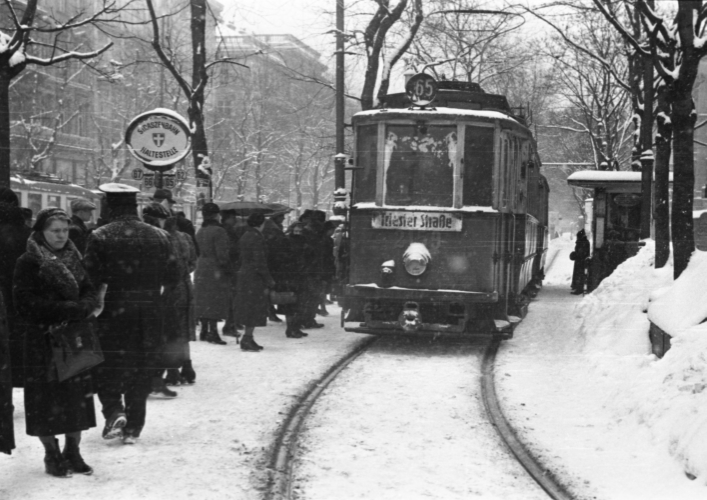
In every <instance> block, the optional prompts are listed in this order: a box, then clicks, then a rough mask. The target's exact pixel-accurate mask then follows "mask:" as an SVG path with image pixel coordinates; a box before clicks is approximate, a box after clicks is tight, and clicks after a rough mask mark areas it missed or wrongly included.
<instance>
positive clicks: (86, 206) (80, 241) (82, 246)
mask: <svg viewBox="0 0 707 500" xmlns="http://www.w3.org/2000/svg"><path fill="white" fill-rule="evenodd" d="M70 206H71V225H70V226H69V238H71V241H73V242H74V245H76V248H78V249H79V252H81V254H82V255H83V254H84V253H85V252H86V243H87V242H88V235H89V233H90V232H91V230H90V229H89V228H88V227H87V226H86V223H87V222H88V221H90V220H91V218H92V217H93V211H94V210H95V209H96V205H95V204H93V203H91V202H90V201H88V200H83V199H80V198H77V199H75V200H71V204H70Z"/></svg>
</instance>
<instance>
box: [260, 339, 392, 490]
mask: <svg viewBox="0 0 707 500" xmlns="http://www.w3.org/2000/svg"><path fill="white" fill-rule="evenodd" d="M376 340H378V337H370V338H368V339H366V340H364V341H363V342H361V343H360V344H358V345H357V346H356V348H355V349H353V350H352V351H351V352H349V353H348V354H346V356H344V357H343V358H341V359H340V360H339V361H337V362H336V363H335V364H334V365H332V366H331V368H329V369H328V370H327V371H326V373H324V375H322V376H321V377H319V378H318V379H317V380H315V381H313V382H312V383H310V385H309V387H308V388H307V390H306V391H305V392H304V393H303V394H302V395H301V396H300V397H299V399H298V400H297V403H296V404H295V405H294V406H293V407H292V409H291V410H290V411H289V413H288V415H287V418H286V419H285V421H284V422H283V424H282V425H281V426H280V429H279V430H278V432H277V438H276V439H275V444H274V449H273V453H272V459H271V461H270V465H269V469H270V477H269V480H268V485H267V488H266V491H265V498H266V499H267V500H290V499H291V498H292V462H293V458H294V456H295V452H296V450H297V438H298V436H299V432H300V429H301V427H302V423H303V422H304V420H305V419H306V418H307V415H308V414H309V411H310V410H311V409H312V406H314V403H315V402H316V401H317V398H319V396H320V395H321V394H322V393H323V392H324V390H325V389H326V388H327V387H328V386H329V384H330V383H331V382H332V381H333V380H334V379H335V378H336V377H337V376H338V375H339V373H341V372H342V371H343V370H344V368H346V367H347V366H348V365H349V364H351V362H352V361H354V360H355V359H356V358H358V357H359V356H360V355H361V354H363V353H364V352H365V351H366V350H367V349H368V348H369V347H370V346H371V344H373V343H374V342H375V341H376Z"/></svg>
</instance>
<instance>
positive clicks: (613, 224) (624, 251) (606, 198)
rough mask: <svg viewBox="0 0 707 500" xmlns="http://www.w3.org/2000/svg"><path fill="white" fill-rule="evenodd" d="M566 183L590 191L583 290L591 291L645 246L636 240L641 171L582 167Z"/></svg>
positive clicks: (639, 210) (638, 229)
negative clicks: (589, 249)
mask: <svg viewBox="0 0 707 500" xmlns="http://www.w3.org/2000/svg"><path fill="white" fill-rule="evenodd" d="M567 184H569V185H570V186H572V187H579V188H584V189H592V190H593V191H594V194H593V203H592V208H591V212H589V211H588V213H587V215H588V219H589V220H590V221H591V222H590V224H591V226H590V227H589V228H587V233H588V234H589V233H591V239H590V242H591V244H592V257H591V259H590V262H589V265H588V277H587V291H592V290H594V289H595V288H596V287H597V286H599V283H601V281H602V280H603V279H604V278H606V277H607V276H609V275H610V274H611V273H612V272H613V271H614V269H616V267H617V266H618V265H619V264H621V263H622V262H623V261H625V260H626V259H627V258H629V257H632V256H634V255H636V253H637V252H638V249H639V247H640V246H643V245H645V243H641V242H639V235H640V228H641V205H642V202H641V172H621V171H614V170H582V171H579V172H574V173H573V174H571V175H570V176H569V177H568V178H567Z"/></svg>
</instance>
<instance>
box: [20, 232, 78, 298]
mask: <svg viewBox="0 0 707 500" xmlns="http://www.w3.org/2000/svg"><path fill="white" fill-rule="evenodd" d="M27 253H29V254H30V255H33V256H34V257H36V258H37V259H38V260H39V277H40V279H41V280H42V281H43V282H44V283H45V284H46V285H47V287H48V288H49V289H51V290H52V291H55V292H57V293H59V295H60V296H61V298H62V299H63V300H78V299H79V296H80V290H79V283H81V282H82V281H83V280H84V278H85V276H86V271H85V270H84V268H83V266H82V265H81V254H80V253H79V251H78V250H77V249H76V246H74V243H73V242H72V241H71V240H68V241H67V242H66V245H65V246H64V248H62V249H61V250H53V249H51V248H49V246H48V245H47V243H46V241H45V240H44V236H43V235H42V233H39V232H37V231H35V232H33V233H32V235H31V236H30V238H29V239H28V240H27Z"/></svg>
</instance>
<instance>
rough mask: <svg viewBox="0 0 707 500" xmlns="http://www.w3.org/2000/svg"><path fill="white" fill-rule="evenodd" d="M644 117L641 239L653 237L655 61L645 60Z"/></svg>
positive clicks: (642, 127)
mask: <svg viewBox="0 0 707 500" xmlns="http://www.w3.org/2000/svg"><path fill="white" fill-rule="evenodd" d="M643 59H644V60H643V116H642V119H641V140H640V143H641V150H640V152H639V155H640V156H641V239H646V238H650V237H651V195H652V192H651V184H652V182H653V160H649V159H648V158H647V157H646V155H645V153H646V152H647V151H649V150H652V149H653V94H654V92H655V87H654V83H653V72H654V71H655V70H654V69H653V61H652V60H651V59H650V58H648V57H646V58H643Z"/></svg>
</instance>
